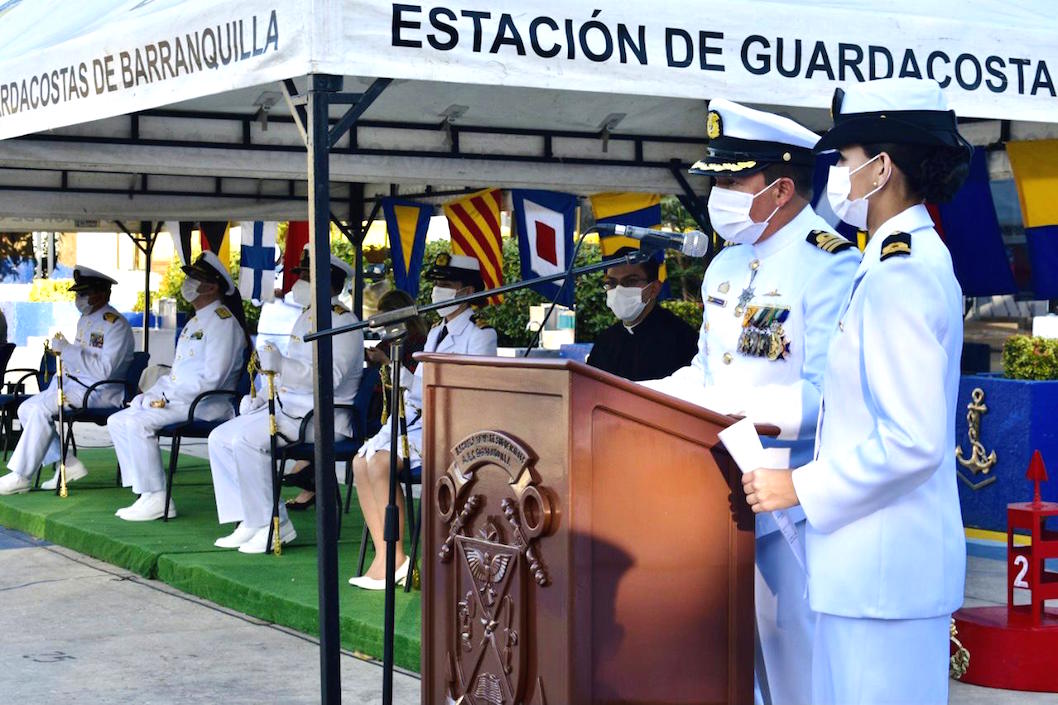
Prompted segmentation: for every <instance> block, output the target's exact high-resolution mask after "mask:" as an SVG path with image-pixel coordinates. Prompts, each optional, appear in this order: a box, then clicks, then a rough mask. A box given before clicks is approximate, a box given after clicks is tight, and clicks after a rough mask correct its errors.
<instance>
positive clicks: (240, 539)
mask: <svg viewBox="0 0 1058 705" xmlns="http://www.w3.org/2000/svg"><path fill="white" fill-rule="evenodd" d="M257 530H258V527H256V526H247V525H246V522H244V521H241V522H239V525H238V526H237V527H235V531H233V532H231V533H230V534H228V535H227V536H222V537H220V538H219V539H217V540H216V541H214V542H213V545H214V546H216V547H217V548H238V547H239V546H242V545H243V544H244V543H246V542H247V541H249V540H250V539H252V538H253V537H254V534H256V533H257Z"/></svg>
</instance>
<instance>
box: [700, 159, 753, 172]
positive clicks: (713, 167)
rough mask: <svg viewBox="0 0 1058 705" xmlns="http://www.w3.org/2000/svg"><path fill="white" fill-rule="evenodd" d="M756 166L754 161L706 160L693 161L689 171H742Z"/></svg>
mask: <svg viewBox="0 0 1058 705" xmlns="http://www.w3.org/2000/svg"><path fill="white" fill-rule="evenodd" d="M755 166H757V162H755V161H745V162H723V163H717V164H714V163H710V162H706V161H700V162H695V164H694V166H692V167H691V172H692V173H694V172H697V171H742V170H743V169H752V168H753V167H755Z"/></svg>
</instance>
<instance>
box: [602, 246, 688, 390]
mask: <svg viewBox="0 0 1058 705" xmlns="http://www.w3.org/2000/svg"><path fill="white" fill-rule="evenodd" d="M632 251H633V250H632V249H631V248H621V249H620V250H618V251H617V252H616V253H614V254H613V255H612V256H613V257H623V256H624V255H626V254H628V253H629V252H632ZM658 266H659V265H658V262H656V261H653V260H650V261H647V262H643V263H641V264H615V265H614V266H613V267H610V268H609V269H607V270H606V276H605V278H604V279H603V287H604V288H605V289H606V305H607V306H609V307H610V310H611V311H613V313H614V315H615V316H617V319H618V321H617V323H615V324H613V325H612V326H610V327H609V328H607V329H606V330H604V331H603V332H602V333H600V334H599V337H598V338H597V339H596V340H595V345H594V346H593V347H592V350H591V354H590V355H588V364H589V365H591V366H592V367H597V368H599V369H600V370H605V371H606V372H610V373H612V374H615V375H618V376H620V377H624V378H626V379H630V380H632V381H633V382H639V381H642V380H647V379H660V378H662V377H667V376H669V375H670V374H672V373H673V372H675V371H676V370H678V369H680V368H681V367H686V366H687V365H689V364H691V359H692V358H693V357H694V356H695V355H696V354H697V352H698V332H697V331H695V330H694V328H692V327H691V326H689V325H688V324H687V323H686V322H685V321H683V319H681V318H680V317H678V316H677V315H676V314H674V313H672V312H671V311H669V310H667V309H664V308H662V307H661V306H659V305H658V293H659V292H660V291H661V282H660V281H658Z"/></svg>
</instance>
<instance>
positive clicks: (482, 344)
mask: <svg viewBox="0 0 1058 705" xmlns="http://www.w3.org/2000/svg"><path fill="white" fill-rule="evenodd" d="M426 278H427V279H430V280H432V281H433V283H434V288H433V301H434V303H440V302H442V301H448V300H450V299H454V298H456V297H457V296H467V295H469V294H472V293H474V292H475V291H481V290H483V289H484V288H485V283H484V281H483V280H482V278H481V269H480V264H479V263H478V260H476V259H475V258H473V257H467V256H465V255H449V254H446V253H442V254H440V255H437V259H436V260H434V264H433V267H431V268H430V271H428V272H427V273H426ZM437 312H438V313H439V314H441V321H440V322H439V323H438V324H437V325H435V326H434V327H433V328H431V329H430V332H429V334H427V336H426V346H425V347H424V348H423V351H424V352H428V353H453V354H456V355H495V354H496V331H495V330H493V329H492V328H482V327H478V325H476V324H475V322H474V320H473V314H472V312H471V309H470V305H469V304H458V305H455V306H447V307H444V308H440V309H438V310H437ZM401 387H402V388H403V395H404V416H405V422H406V426H407V437H408V444H407V447H408V452H407V454H405V452H404V443H403V442H400V443H399V444H398V447H397V456H398V457H400V458H406V460H407V461H408V463H409V464H410V465H409V467H416V466H418V465H419V464H420V463H421V462H422V460H421V457H422V456H421V454H422V371H421V369H420V368H418V367H417V368H416V369H415V373H414V374H411V373H409V372H408V371H407V370H403V372H402V374H401ZM393 411H394V410H392V409H391V410H390V412H391V413H392V412H393ZM389 442H390V429H389V424H384V425H383V427H382V429H381V430H379V432H378V433H377V434H375V436H374V437H373V438H371V439H370V440H368V441H367V443H365V444H364V445H363V447H362V448H361V449H360V454H359V455H358V456H357V458H356V460H354V461H353V480H354V482H356V496H357V499H358V500H359V502H360V510H361V512H363V514H364V521H365V522H366V523H367V528H368V530H369V531H370V532H371V541H372V542H373V543H374V545H375V558H374V560H373V561H372V562H371V565H370V566H369V567H368V569H367V571H366V572H365V573H364V574H363V575H362V576H359V577H354V578H350V579H349V584H350V585H354V586H356V587H358V588H363V589H365V590H382V589H383V588H385V586H386V543H385V540H384V537H383V533H382V529H383V521H384V519H385V514H386V504H387V503H388V501H389V454H390V451H391V449H390V445H389ZM397 507H398V508H399V510H400V523H399V532H400V536H401V538H402V540H403V536H404V524H405V517H404V499H403V493H402V492H401V490H400V487H398V488H397ZM396 566H397V570H396V572H395V575H394V577H395V580H396V581H397V583H398V584H399V583H403V582H404V581H405V580H407V579H408V573H409V571H410V568H411V561H410V559H409V558H408V557H407V556H406V555H405V554H404V544H403V543H402V542H400V541H398V542H397V561H396Z"/></svg>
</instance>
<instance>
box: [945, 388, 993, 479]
mask: <svg viewBox="0 0 1058 705" xmlns="http://www.w3.org/2000/svg"><path fill="white" fill-rule="evenodd" d="M970 396H971V401H970V403H969V404H967V405H966V426H967V429H966V435H967V436H968V437H969V439H970V446H971V449H972V450H971V453H970V457H969V458H967V457H965V456H964V455H963V450H962V445H958V446H956V447H955V459H956V460H958V461H959V465H962V466H963V467H964V468H967V469H968V470H969V471H970V472H972V473H973V474H974V476H977V475H978V474H980V475H988V472H989V471H990V470H991V469H992V466H993V465H995V464H996V461H997V458H996V452H995V451H994V450H993V451H992V452H991V453H987V454H986V452H985V447H984V445H983V444H982V443H981V440H980V439H981V417H982V416H983V415H984V414H986V413H988V407H987V406H985V390H983V389H981V388H980V387H978V388H977V389H975V390H973V392H972V393H971V395H970ZM959 479H960V480H962V481H963V482H965V483H966V484H967V486H969V487H970V489H972V490H979V489H981V488H982V487H986V486H988V485H990V484H992V483H993V482H995V481H996V476H995V475H992V476H990V477H986V478H984V479H983V480H981V481H980V482H974V481H973V480H972V479H970V478H968V477H966V476H965V475H963V474H962V473H959Z"/></svg>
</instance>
